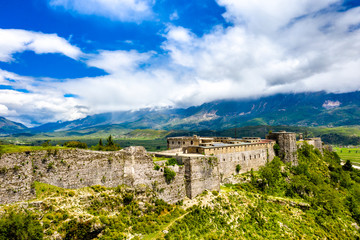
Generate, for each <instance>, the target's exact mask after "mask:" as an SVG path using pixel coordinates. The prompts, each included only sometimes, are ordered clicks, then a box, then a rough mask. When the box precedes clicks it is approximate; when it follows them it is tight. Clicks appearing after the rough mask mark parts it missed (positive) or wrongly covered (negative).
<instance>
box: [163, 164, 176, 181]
mask: <svg viewBox="0 0 360 240" xmlns="http://www.w3.org/2000/svg"><path fill="white" fill-rule="evenodd" d="M164 176H165V180H166V182H167V183H168V184H169V183H171V181H172V180H174V178H175V176H176V173H175V172H174V170H172V169H170V168H168V167H165V168H164Z"/></svg>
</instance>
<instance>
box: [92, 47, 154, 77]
mask: <svg viewBox="0 0 360 240" xmlns="http://www.w3.org/2000/svg"><path fill="white" fill-rule="evenodd" d="M151 55H152V53H138V52H136V51H134V50H132V51H121V50H119V51H100V53H99V54H93V55H89V56H88V57H89V60H88V62H87V64H88V65H89V66H92V67H97V68H100V69H103V70H105V71H106V72H108V73H116V72H123V71H131V70H135V69H136V67H137V66H138V65H139V64H140V63H144V62H146V61H147V60H149V58H150V57H151Z"/></svg>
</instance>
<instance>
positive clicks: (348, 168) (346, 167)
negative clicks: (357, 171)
mask: <svg viewBox="0 0 360 240" xmlns="http://www.w3.org/2000/svg"><path fill="white" fill-rule="evenodd" d="M342 169H343V170H344V171H352V170H353V167H352V164H351V161H350V160H346V163H345V164H344V166H342Z"/></svg>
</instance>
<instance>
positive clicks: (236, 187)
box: [0, 145, 360, 239]
mask: <svg viewBox="0 0 360 240" xmlns="http://www.w3.org/2000/svg"><path fill="white" fill-rule="evenodd" d="M298 155H299V165H298V166H296V167H291V166H289V165H284V164H283V163H282V162H281V161H280V160H279V159H274V161H272V162H270V163H268V164H267V165H266V166H264V167H263V168H261V169H260V171H258V172H249V173H246V174H243V175H238V176H237V179H238V180H239V183H238V184H227V185H225V186H223V187H222V188H221V191H220V193H218V192H216V191H213V192H204V193H203V194H201V195H200V196H198V197H197V198H195V199H193V200H189V199H186V200H184V201H182V202H179V203H178V204H175V205H170V204H167V203H165V202H163V201H161V200H157V199H156V198H155V197H154V195H153V194H152V192H151V190H147V192H146V193H145V194H137V193H136V192H135V190H134V189H131V188H128V187H126V186H119V187H117V188H104V187H102V186H93V187H90V188H83V189H77V190H68V189H62V188H58V187H54V186H51V185H46V184H42V183H37V182H36V183H34V185H33V188H34V190H35V191H36V196H37V197H36V199H35V200H33V201H29V202H25V203H17V204H12V205H3V206H0V215H1V217H0V239H19V237H20V236H27V237H26V239H42V238H43V237H44V238H45V239H51V238H56V237H57V238H60V237H61V238H63V239H95V238H97V239H125V238H132V239H250V238H251V239H356V238H359V237H360V233H359V230H358V229H359V224H360V172H359V171H357V170H355V169H352V168H349V167H341V166H340V164H339V163H340V161H339V158H338V157H337V155H336V154H333V153H329V152H325V154H324V156H322V155H321V154H320V153H319V151H317V150H313V148H312V147H311V146H309V145H304V146H303V148H302V149H300V150H299V151H298ZM144 195H145V196H147V197H145V198H144Z"/></svg>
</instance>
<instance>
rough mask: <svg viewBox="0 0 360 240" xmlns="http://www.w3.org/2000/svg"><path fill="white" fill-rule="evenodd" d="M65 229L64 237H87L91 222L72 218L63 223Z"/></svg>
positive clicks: (89, 233)
mask: <svg viewBox="0 0 360 240" xmlns="http://www.w3.org/2000/svg"><path fill="white" fill-rule="evenodd" d="M65 231H66V235H65V239H89V236H90V235H91V223H90V221H87V222H84V221H79V222H78V221H77V220H75V219H73V220H71V221H69V222H67V223H66V224H65Z"/></svg>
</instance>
